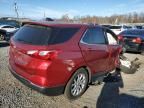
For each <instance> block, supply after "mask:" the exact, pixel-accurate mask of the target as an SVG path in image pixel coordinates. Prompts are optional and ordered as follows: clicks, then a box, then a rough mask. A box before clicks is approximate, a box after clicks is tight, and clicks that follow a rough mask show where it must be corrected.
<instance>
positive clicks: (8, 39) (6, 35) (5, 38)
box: [4, 29, 19, 42]
mask: <svg viewBox="0 0 144 108" xmlns="http://www.w3.org/2000/svg"><path fill="white" fill-rule="evenodd" d="M18 30H19V29H16V30H14V31H11V32H6V34H5V35H4V36H5V37H4V40H5V41H7V42H9V41H10V38H11V37H12V36H13V35H14V34H15V33H16V32H17V31H18Z"/></svg>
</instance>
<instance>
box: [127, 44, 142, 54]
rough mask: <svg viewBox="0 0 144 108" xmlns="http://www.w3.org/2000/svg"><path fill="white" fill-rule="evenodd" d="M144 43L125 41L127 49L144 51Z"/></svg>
mask: <svg viewBox="0 0 144 108" xmlns="http://www.w3.org/2000/svg"><path fill="white" fill-rule="evenodd" d="M142 46H143V45H142V44H135V43H130V44H129V43H125V45H124V47H125V48H126V51H134V52H142V51H144V48H143V47H142Z"/></svg>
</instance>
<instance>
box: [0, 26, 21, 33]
mask: <svg viewBox="0 0 144 108" xmlns="http://www.w3.org/2000/svg"><path fill="white" fill-rule="evenodd" d="M0 29H1V30H5V31H6V32H12V31H15V30H16V29H18V28H16V27H14V26H11V25H0Z"/></svg>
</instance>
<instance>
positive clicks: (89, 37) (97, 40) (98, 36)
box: [83, 27, 106, 44]
mask: <svg viewBox="0 0 144 108" xmlns="http://www.w3.org/2000/svg"><path fill="white" fill-rule="evenodd" d="M83 42H85V43H88V44H105V43H106V42H105V37H104V34H103V31H102V29H101V28H99V27H96V28H90V29H88V30H87V32H86V34H85V36H84V37H83Z"/></svg>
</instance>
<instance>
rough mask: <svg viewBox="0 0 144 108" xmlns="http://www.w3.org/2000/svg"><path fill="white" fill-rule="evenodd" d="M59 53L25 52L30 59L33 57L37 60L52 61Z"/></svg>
mask: <svg viewBox="0 0 144 108" xmlns="http://www.w3.org/2000/svg"><path fill="white" fill-rule="evenodd" d="M58 53H59V51H55V50H52V51H38V50H30V51H27V55H29V56H31V57H35V58H38V59H43V60H53V59H55V58H56V57H57V56H58Z"/></svg>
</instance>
